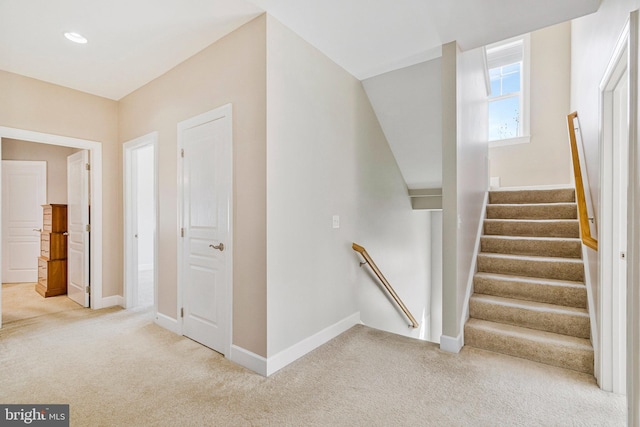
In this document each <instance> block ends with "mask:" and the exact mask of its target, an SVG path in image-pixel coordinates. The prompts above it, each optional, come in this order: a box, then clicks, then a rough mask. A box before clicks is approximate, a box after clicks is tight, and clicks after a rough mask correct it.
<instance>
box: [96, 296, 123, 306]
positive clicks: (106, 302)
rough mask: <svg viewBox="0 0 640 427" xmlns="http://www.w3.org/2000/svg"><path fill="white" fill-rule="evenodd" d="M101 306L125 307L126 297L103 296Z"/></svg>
mask: <svg viewBox="0 0 640 427" xmlns="http://www.w3.org/2000/svg"><path fill="white" fill-rule="evenodd" d="M99 306H100V308H107V307H117V306H120V307H123V308H124V298H123V297H122V296H121V295H113V296H110V297H104V298H102V302H101V303H100V304H99Z"/></svg>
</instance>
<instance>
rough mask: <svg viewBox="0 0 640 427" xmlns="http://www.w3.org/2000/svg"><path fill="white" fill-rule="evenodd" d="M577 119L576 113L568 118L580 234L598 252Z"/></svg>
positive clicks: (583, 240)
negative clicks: (577, 131)
mask: <svg viewBox="0 0 640 427" xmlns="http://www.w3.org/2000/svg"><path fill="white" fill-rule="evenodd" d="M577 117H578V113H577V112H575V111H574V112H573V113H571V114H569V115H568V116H567V125H568V127H569V142H570V143H571V158H572V160H573V174H574V177H575V180H576V198H577V199H578V217H579V219H580V234H581V237H582V243H584V244H585V245H587V246H588V247H590V248H591V249H593V250H595V251H597V250H598V241H597V240H596V239H594V238H593V237H592V236H591V228H590V227H589V213H588V212H587V200H586V197H585V192H584V183H583V181H582V169H581V168H580V155H579V154H578V142H577V140H576V128H575V123H574V119H575V118H577Z"/></svg>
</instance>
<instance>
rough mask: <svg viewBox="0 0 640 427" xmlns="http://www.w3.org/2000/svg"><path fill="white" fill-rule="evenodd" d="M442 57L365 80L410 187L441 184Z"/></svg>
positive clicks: (383, 128) (435, 186)
mask: <svg viewBox="0 0 640 427" xmlns="http://www.w3.org/2000/svg"><path fill="white" fill-rule="evenodd" d="M441 68H442V65H441V63H440V58H437V59H434V60H431V61H427V62H423V63H420V64H417V65H413V66H411V67H406V68H401V69H399V70H395V71H391V72H388V73H385V74H381V75H379V76H376V77H372V78H369V79H367V80H364V81H363V82H362V84H363V85H364V88H365V90H366V92H367V96H368V97H369V100H370V101H371V104H372V105H373V109H374V111H375V112H376V116H377V117H378V120H379V121H380V125H381V126H382V130H383V131H384V134H385V136H386V138H387V141H389V146H390V147H391V151H392V152H393V154H394V156H395V158H396V160H397V162H398V166H399V167H400V171H401V172H402V176H403V177H404V180H405V182H406V183H407V186H408V187H409V188H410V189H422V188H441V187H442V91H441V76H440V73H441Z"/></svg>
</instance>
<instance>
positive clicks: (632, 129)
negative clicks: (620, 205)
mask: <svg viewBox="0 0 640 427" xmlns="http://www.w3.org/2000/svg"><path fill="white" fill-rule="evenodd" d="M630 22H631V25H630V33H629V142H630V144H629V189H628V193H627V202H628V203H627V217H628V218H629V219H630V221H629V222H628V224H627V227H628V228H627V402H628V404H627V407H628V415H627V420H628V421H627V422H628V424H629V425H638V424H640V265H639V263H640V149H639V148H638V143H639V142H640V128H639V123H640V110H639V105H638V99H639V98H640V96H639V85H640V14H639V12H638V10H634V11H633V12H631V14H630Z"/></svg>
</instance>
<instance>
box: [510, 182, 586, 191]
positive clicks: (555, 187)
mask: <svg viewBox="0 0 640 427" xmlns="http://www.w3.org/2000/svg"><path fill="white" fill-rule="evenodd" d="M567 189H575V186H574V185H573V184H546V185H522V186H514V187H500V188H499V189H498V190H500V191H520V190H567Z"/></svg>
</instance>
